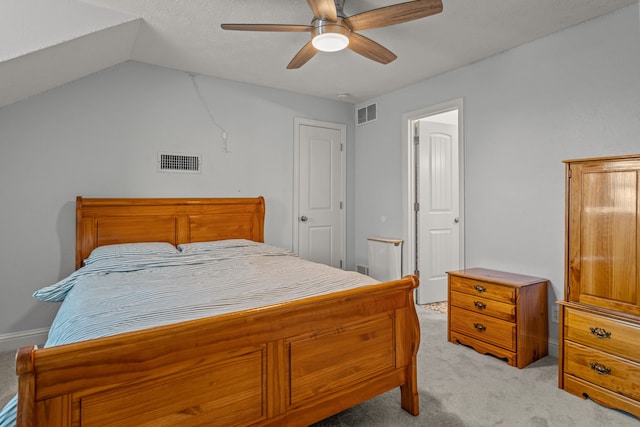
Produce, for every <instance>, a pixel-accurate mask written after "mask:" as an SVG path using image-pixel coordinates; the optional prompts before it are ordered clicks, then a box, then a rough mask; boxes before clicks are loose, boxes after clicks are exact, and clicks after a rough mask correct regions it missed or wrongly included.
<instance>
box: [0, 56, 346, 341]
mask: <svg viewBox="0 0 640 427" xmlns="http://www.w3.org/2000/svg"><path fill="white" fill-rule="evenodd" d="M197 82H198V85H199V87H200V90H201V93H202V96H203V97H204V98H205V100H206V102H207V104H208V105H209V106H210V109H211V112H212V115H213V117H214V118H215V120H216V122H217V123H219V124H220V126H222V127H223V128H224V129H225V130H226V132H227V134H228V149H229V151H230V153H225V152H224V143H223V140H222V137H221V131H220V129H218V128H217V127H216V126H215V125H214V124H213V123H212V121H211V118H210V117H209V114H208V112H207V110H206V108H205V107H204V105H203V104H202V102H201V101H200V99H199V98H198V96H197V94H196V92H195V90H194V86H193V82H192V79H191V77H190V76H189V75H188V74H186V73H184V72H181V71H176V70H171V69H166V68H161V67H157V66H152V65H146V64H141V63H137V62H126V63H122V64H119V65H117V66H114V67H112V68H110V69H107V70H104V71H101V72H99V73H96V74H93V75H91V76H89V77H86V78H83V79H81V80H78V81H75V82H73V83H70V84H67V85H64V86H61V87H58V88H56V89H53V90H50V91H48V92H44V93H42V94H39V95H36V96H34V97H31V98H29V99H27V100H24V101H22V102H18V103H15V104H12V105H10V106H7V107H5V108H3V109H0V144H1V147H2V156H0V182H2V185H1V186H0V200H2V205H1V207H0V213H1V217H2V225H1V226H0V241H2V243H3V244H2V245H1V246H0V272H1V273H2V274H1V275H0V295H2V297H1V298H0V349H2V348H1V347H2V346H3V342H4V344H6V345H13V344H15V345H22V344H21V343H20V342H19V341H20V340H19V339H17V338H19V336H20V334H22V333H24V332H25V331H30V330H37V329H39V328H47V327H48V326H49V325H50V323H51V320H52V318H53V315H54V314H55V312H56V310H57V305H56V304H52V303H43V302H38V301H36V300H35V299H34V298H33V297H32V296H31V294H32V293H33V292H34V291H35V290H37V289H39V288H41V287H43V286H46V285H48V284H51V283H54V282H56V281H57V280H59V279H61V278H63V277H64V276H66V275H67V274H69V273H71V272H72V271H73V268H74V244H75V240H74V239H75V219H74V218H75V210H74V209H75V197H76V196H77V195H82V196H85V197H189V196H196V197H236V196H238V197H244V196H247V197H248V196H257V195H263V196H264V197H265V199H266V205H267V215H266V225H265V240H266V241H267V242H268V243H271V244H274V245H277V246H280V247H283V248H286V249H291V248H292V238H293V233H292V223H293V220H292V216H291V215H292V209H293V207H292V203H293V181H292V178H293V131H294V118H295V117H302V118H309V119H315V120H322V121H328V122H337V123H345V124H347V162H348V171H350V172H349V173H348V176H347V180H348V183H347V186H348V189H347V192H348V194H352V193H353V185H354V177H353V172H351V171H353V170H354V167H353V161H354V160H353V155H352V151H353V144H354V125H353V123H354V106H353V105H352V104H348V103H342V102H337V101H330V100H326V99H321V98H316V97H310V96H303V95H297V94H294V93H291V92H285V91H281V90H273V89H268V88H263V87H259V86H253V85H247V84H242V83H235V82H231V81H226V80H220V79H214V78H208V77H197ZM158 151H170V152H180V153H199V154H201V155H202V156H203V171H202V173H201V174H165V173H158V172H156V161H157V153H158ZM347 206H349V201H348V200H347ZM347 233H348V242H349V243H348V245H347V251H348V254H347V255H348V256H347V266H349V265H350V264H351V265H352V264H353V262H352V261H350V258H352V257H353V247H352V245H351V243H350V242H353V241H354V237H353V215H352V214H351V215H350V216H348V218H347ZM349 254H351V255H349ZM16 335H17V336H16ZM29 339H30V338H27V341H28V340H29ZM16 343H17V344H16ZM27 343H29V342H27ZM5 347H6V346H5Z"/></svg>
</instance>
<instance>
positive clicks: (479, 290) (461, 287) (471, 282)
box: [450, 276, 516, 304]
mask: <svg viewBox="0 0 640 427" xmlns="http://www.w3.org/2000/svg"><path fill="white" fill-rule="evenodd" d="M450 289H451V290H452V291H457V292H463V293H465V294H470V295H475V296H482V297H483V298H489V299H492V300H496V301H502V302H506V303H511V304H513V303H515V301H516V300H515V290H514V289H513V288H512V287H508V286H501V285H497V284H494V283H489V282H484V281H482V280H476V279H472V278H468V277H460V276H452V277H451V281H450Z"/></svg>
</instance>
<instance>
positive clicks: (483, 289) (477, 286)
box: [473, 285, 487, 293]
mask: <svg viewBox="0 0 640 427" xmlns="http://www.w3.org/2000/svg"><path fill="white" fill-rule="evenodd" d="M473 289H475V290H476V291H478V292H480V293H483V292H484V291H486V290H487V288H485V287H484V286H480V285H473Z"/></svg>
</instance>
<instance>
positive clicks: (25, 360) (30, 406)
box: [16, 346, 38, 427]
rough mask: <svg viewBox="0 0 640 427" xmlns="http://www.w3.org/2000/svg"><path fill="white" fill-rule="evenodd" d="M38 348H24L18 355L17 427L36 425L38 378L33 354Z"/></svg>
mask: <svg viewBox="0 0 640 427" xmlns="http://www.w3.org/2000/svg"><path fill="white" fill-rule="evenodd" d="M37 348H38V347H36V346H30V347H22V348H21V349H19V350H18V352H17V354H16V374H17V375H18V414H17V420H16V426H17V427H32V426H34V425H35V412H36V407H35V403H36V387H35V386H36V377H35V372H34V367H33V363H34V361H33V352H34V351H35V350H36V349H37Z"/></svg>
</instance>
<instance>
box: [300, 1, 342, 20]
mask: <svg viewBox="0 0 640 427" xmlns="http://www.w3.org/2000/svg"><path fill="white" fill-rule="evenodd" d="M307 3H309V7H310V8H311V11H312V12H313V15H314V16H315V17H316V18H318V19H327V20H329V21H331V22H336V21H337V20H338V12H337V11H336V3H335V1H334V0H307Z"/></svg>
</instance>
